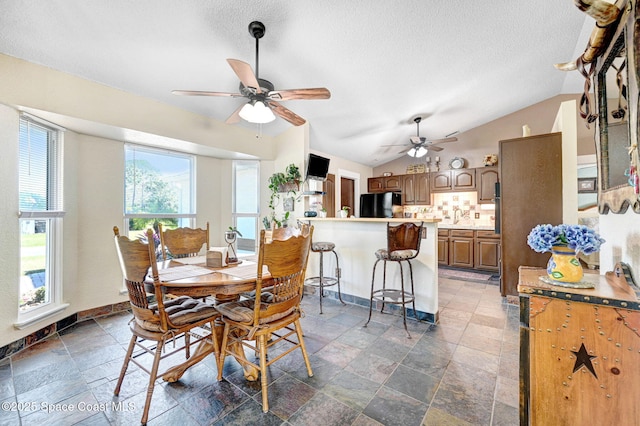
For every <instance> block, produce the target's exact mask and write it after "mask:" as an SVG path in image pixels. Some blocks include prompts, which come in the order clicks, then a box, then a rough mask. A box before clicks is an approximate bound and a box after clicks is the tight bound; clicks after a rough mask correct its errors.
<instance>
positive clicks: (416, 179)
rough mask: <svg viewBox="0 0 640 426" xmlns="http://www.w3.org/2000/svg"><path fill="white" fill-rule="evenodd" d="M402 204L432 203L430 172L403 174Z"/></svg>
mask: <svg viewBox="0 0 640 426" xmlns="http://www.w3.org/2000/svg"><path fill="white" fill-rule="evenodd" d="M402 204H403V205H424V204H431V193H430V191H429V173H416V174H410V175H402Z"/></svg>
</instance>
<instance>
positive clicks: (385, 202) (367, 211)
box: [360, 192, 402, 218]
mask: <svg viewBox="0 0 640 426" xmlns="http://www.w3.org/2000/svg"><path fill="white" fill-rule="evenodd" d="M394 206H402V195H401V194H400V193H399V192H381V193H373V194H362V195H360V217H379V218H385V217H393V210H394Z"/></svg>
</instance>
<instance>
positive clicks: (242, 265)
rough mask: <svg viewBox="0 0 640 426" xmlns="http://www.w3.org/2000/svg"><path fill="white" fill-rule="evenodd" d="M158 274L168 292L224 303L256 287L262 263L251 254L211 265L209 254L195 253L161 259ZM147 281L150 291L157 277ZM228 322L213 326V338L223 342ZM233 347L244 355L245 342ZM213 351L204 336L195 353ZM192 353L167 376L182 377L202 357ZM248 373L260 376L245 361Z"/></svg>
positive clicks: (171, 378)
mask: <svg viewBox="0 0 640 426" xmlns="http://www.w3.org/2000/svg"><path fill="white" fill-rule="evenodd" d="M158 275H159V279H160V282H161V286H162V290H163V293H164V294H167V295H172V296H190V297H193V298H205V297H213V298H214V303H215V304H216V305H217V304H220V303H225V302H230V301H234V300H238V299H239V297H240V295H241V294H243V293H247V292H251V291H252V290H255V287H256V280H257V277H258V265H257V262H256V257H255V256H252V257H247V258H244V259H242V260H240V261H239V262H237V263H234V264H228V265H227V266H225V267H210V266H207V263H206V256H194V257H185V258H178V259H171V260H165V261H161V262H158ZM264 278H266V279H268V278H269V271H268V269H267V268H266V267H264V270H263V279H264ZM145 285H146V287H147V290H148V291H149V292H153V285H154V282H153V277H152V276H151V274H149V275H148V276H147V279H146V281H145ZM223 328H224V324H223V323H222V322H216V326H215V330H212V338H215V339H217V341H218V342H221V340H222V339H221V336H222V331H223ZM232 350H233V351H234V352H235V353H236V354H238V355H240V356H243V357H244V350H243V348H242V345H240V344H238V345H236V346H235V347H234V348H232ZM203 352H210V353H213V342H210V341H208V340H203V341H202V342H201V343H200V344H199V346H198V347H197V348H196V349H195V351H194V355H197V354H200V353H203ZM191 359H197V357H196V356H191V357H190V358H189V359H187V360H186V361H185V362H184V363H182V364H179V365H176V366H175V367H172V368H171V369H169V370H168V371H167V372H166V373H165V374H164V375H163V376H162V378H163V380H165V381H167V382H175V381H177V380H179V379H180V377H182V375H183V374H184V372H185V371H186V370H187V369H188V368H189V367H191V366H193V365H195V364H196V363H197V362H198V361H193V362H190V360H191ZM243 369H244V376H245V378H246V379H247V380H248V381H256V380H257V379H258V374H259V373H258V370H257V369H256V368H254V367H251V366H249V365H247V364H244V365H243Z"/></svg>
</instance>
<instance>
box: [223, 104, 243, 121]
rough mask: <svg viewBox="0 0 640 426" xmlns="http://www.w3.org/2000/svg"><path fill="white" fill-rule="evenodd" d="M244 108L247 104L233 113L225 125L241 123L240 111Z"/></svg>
mask: <svg viewBox="0 0 640 426" xmlns="http://www.w3.org/2000/svg"><path fill="white" fill-rule="evenodd" d="M244 106H245V104H242V105H240V106H239V107H238V108H236V110H235V111H233V113H232V114H231V115H230V116H229V118H227V120H226V121H225V124H236V123H238V122H239V121H240V110H241V109H242V107H244Z"/></svg>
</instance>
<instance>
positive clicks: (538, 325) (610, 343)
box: [501, 157, 640, 425]
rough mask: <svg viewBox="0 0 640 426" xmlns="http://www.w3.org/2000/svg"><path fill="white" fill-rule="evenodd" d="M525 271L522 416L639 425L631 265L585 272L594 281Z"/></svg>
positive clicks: (535, 420)
mask: <svg viewBox="0 0 640 426" xmlns="http://www.w3.org/2000/svg"><path fill="white" fill-rule="evenodd" d="M501 158H502V157H501ZM585 272H587V271H585ZM518 273H519V276H518V278H519V280H518V287H517V290H518V292H519V299H520V410H519V411H520V424H521V425H587V424H591V425H637V424H638V419H640V404H638V394H639V393H640V369H639V368H638V363H639V362H640V352H639V351H638V348H639V347H640V336H639V335H638V331H637V329H638V326H639V325H640V305H639V304H638V296H637V295H636V292H635V291H634V288H636V289H637V287H635V285H634V284H633V278H631V277H632V276H633V274H632V271H631V270H630V269H629V268H628V267H626V265H623V264H621V263H618V264H616V265H615V267H614V270H613V271H610V272H607V273H606V274H605V275H600V274H597V273H585V274H584V278H583V281H586V282H589V283H591V284H593V285H594V286H595V287H594V288H593V289H573V288H566V287H557V286H553V285H549V284H545V283H543V282H541V281H540V280H539V277H540V276H544V275H546V269H545V268H536V267H530V266H520V267H519V269H518Z"/></svg>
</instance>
